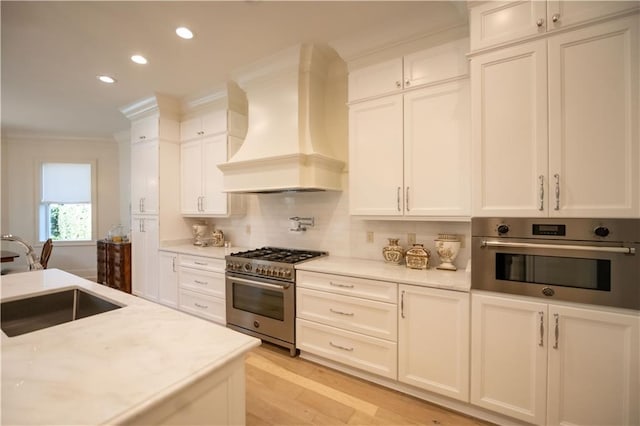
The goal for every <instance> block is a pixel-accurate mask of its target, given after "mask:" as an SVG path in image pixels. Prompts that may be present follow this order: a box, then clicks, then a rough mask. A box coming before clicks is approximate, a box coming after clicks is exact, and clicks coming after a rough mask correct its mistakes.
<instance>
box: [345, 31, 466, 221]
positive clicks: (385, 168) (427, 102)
mask: <svg viewBox="0 0 640 426" xmlns="http://www.w3.org/2000/svg"><path fill="white" fill-rule="evenodd" d="M467 47H468V39H466V38H465V39H461V40H456V41H454V42H449V43H446V44H443V45H439V46H436V47H433V48H430V49H427V50H424V51H421V52H418V53H416V54H413V55H408V56H405V57H404V58H402V61H404V75H405V77H404V82H403V83H402V84H400V86H401V87H400V89H398V90H401V92H400V93H397V94H393V95H386V96H381V97H374V98H372V97H371V96H372V95H373V94H376V93H377V94H380V93H383V92H382V91H377V92H376V90H375V87H381V86H376V84H374V82H375V81H376V75H377V72H378V71H379V70H381V69H382V70H388V69H389V65H390V64H391V62H386V63H384V64H380V65H374V66H372V67H368V68H365V69H360V70H358V71H356V72H353V73H351V74H350V82H354V81H355V82H356V83H355V89H354V91H355V92H357V93H358V94H359V95H362V96H365V94H366V96H368V99H367V100H364V101H359V102H352V103H351V104H350V105H349V183H350V197H349V199H350V212H351V214H352V215H360V216H404V217H409V216H415V217H430V218H434V217H439V218H443V217H449V218H451V217H468V216H469V214H470V182H469V169H470V149H471V148H470V135H469V122H470V106H469V96H470V94H469V81H468V79H467V78H466V75H467V59H466V56H465V52H466V50H467ZM398 61H401V60H400V59H398ZM398 63H399V62H398ZM365 80H367V81H368V83H371V84H369V86H367V85H365V84H363V83H362V82H363V81H365ZM365 86H366V87H367V90H368V89H371V90H369V91H366V90H364V89H363V87H365ZM349 90H350V93H351V95H352V96H353V94H354V91H352V88H351V86H350V88H349Z"/></svg>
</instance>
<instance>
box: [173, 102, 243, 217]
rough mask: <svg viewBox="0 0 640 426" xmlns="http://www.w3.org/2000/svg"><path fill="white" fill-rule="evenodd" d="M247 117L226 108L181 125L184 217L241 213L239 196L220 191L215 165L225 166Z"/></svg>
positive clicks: (181, 175) (182, 203) (186, 121)
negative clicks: (223, 164)
mask: <svg viewBox="0 0 640 426" xmlns="http://www.w3.org/2000/svg"><path fill="white" fill-rule="evenodd" d="M245 130H246V117H244V116H240V114H237V113H235V112H233V111H228V110H227V109H226V108H224V109H218V110H215V111H210V112H206V113H204V114H201V115H198V116H196V117H193V118H190V119H188V120H184V121H182V123H180V135H181V137H182V139H181V142H182V144H181V146H180V187H181V191H180V205H181V212H182V214H183V215H185V216H219V217H226V216H231V215H238V214H242V213H244V198H243V197H242V195H241V194H226V193H224V192H222V190H223V186H222V182H223V176H222V172H221V171H220V169H218V167H217V165H218V164H221V163H226V162H227V160H228V158H229V156H230V154H231V152H233V151H234V149H237V148H238V147H239V145H240V144H241V140H240V139H238V138H237V137H234V136H232V135H237V134H243V132H244V131H245Z"/></svg>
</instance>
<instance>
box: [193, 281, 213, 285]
mask: <svg viewBox="0 0 640 426" xmlns="http://www.w3.org/2000/svg"><path fill="white" fill-rule="evenodd" d="M193 282H195V283H196V284H200V285H208V284H209V282H208V281H199V280H193Z"/></svg>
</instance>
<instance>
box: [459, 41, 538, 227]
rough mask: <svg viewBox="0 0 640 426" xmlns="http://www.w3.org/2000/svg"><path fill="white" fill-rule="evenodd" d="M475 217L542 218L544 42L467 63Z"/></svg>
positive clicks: (492, 54)
mask: <svg viewBox="0 0 640 426" xmlns="http://www.w3.org/2000/svg"><path fill="white" fill-rule="evenodd" d="M471 79H472V82H473V84H472V94H471V102H472V109H471V115H472V118H471V120H472V135H473V138H474V140H473V142H472V154H473V156H472V158H473V160H472V177H473V183H472V198H473V214H474V215H475V216H505V215H509V216H546V215H547V210H546V209H547V205H546V204H547V203H546V201H545V198H544V197H545V196H546V195H545V193H546V192H547V191H545V189H546V182H547V180H546V179H547V161H548V156H547V155H548V138H547V64H546V42H545V41H544V40H540V41H536V42H532V43H527V44H523V45H520V46H517V47H512V48H509V49H503V50H501V51H498V52H495V53H489V54H486V55H482V56H478V57H477V58H474V59H473V60H472V61H471Z"/></svg>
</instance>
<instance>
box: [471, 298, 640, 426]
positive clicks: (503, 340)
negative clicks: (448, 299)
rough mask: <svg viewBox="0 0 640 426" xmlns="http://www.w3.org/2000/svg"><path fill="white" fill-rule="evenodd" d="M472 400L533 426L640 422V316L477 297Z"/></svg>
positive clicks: (473, 321) (473, 308)
mask: <svg viewBox="0 0 640 426" xmlns="http://www.w3.org/2000/svg"><path fill="white" fill-rule="evenodd" d="M471 324H472V326H471V354H472V355H471V402H472V403H473V404H476V405H478V406H481V407H484V408H487V409H489V410H492V411H495V412H498V413H502V414H505V415H507V416H510V417H513V418H516V419H520V420H523V421H526V422H529V423H533V424H547V425H559V424H599V425H604V424H607V425H633V424H638V423H639V422H640V406H639V404H638V400H640V390H639V388H640V371H639V364H640V361H639V360H640V353H639V347H640V342H639V336H640V316H639V315H638V314H637V313H632V312H630V311H629V313H626V311H625V312H623V313H618V312H613V311H611V310H604V309H602V310H600V309H587V308H582V307H573V306H565V305H556V304H546V303H540V302H537V301H530V300H528V299H522V298H514V297H504V296H493V295H485V294H473V295H472V306H471Z"/></svg>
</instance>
